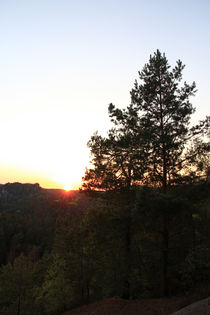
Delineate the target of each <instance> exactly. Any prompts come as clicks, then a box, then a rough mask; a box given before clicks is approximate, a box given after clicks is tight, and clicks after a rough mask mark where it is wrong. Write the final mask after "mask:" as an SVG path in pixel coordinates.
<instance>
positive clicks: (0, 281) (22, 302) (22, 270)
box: [0, 255, 37, 315]
mask: <svg viewBox="0 0 210 315" xmlns="http://www.w3.org/2000/svg"><path fill="white" fill-rule="evenodd" d="M35 273H36V265H35V264H34V263H33V262H32V261H31V260H30V259H28V258H27V257H25V256H23V255H20V256H19V257H18V258H16V259H15V261H14V264H13V265H12V264H11V263H9V264H7V265H5V266H3V267H2V268H1V271H0V310H1V312H2V313H3V314H5V315H6V314H8V315H10V314H24V315H26V314H27V315H29V314H37V309H36V305H35V303H34V299H35V292H36V289H35V283H34V280H35Z"/></svg>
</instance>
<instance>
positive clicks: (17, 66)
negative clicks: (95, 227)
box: [0, 0, 210, 189]
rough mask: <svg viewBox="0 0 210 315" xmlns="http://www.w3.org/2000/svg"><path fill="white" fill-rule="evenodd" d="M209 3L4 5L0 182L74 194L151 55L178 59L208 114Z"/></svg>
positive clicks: (111, 0)
mask: <svg viewBox="0 0 210 315" xmlns="http://www.w3.org/2000/svg"><path fill="white" fill-rule="evenodd" d="M209 34H210V1H209V0H199V1H198V0H196V1H195V0H189V1H188V0H177V1H169V0H158V1H157V0H129V1H128V0H106V1H105V0H103V1H102V0H101V1H100V0H97V1H96V0H95V1H93V0H79V1H72V0H50V1H49V0H25V1H22V0H18V1H17V0H0V134H1V146H0V183H2V184H3V183H6V182H15V181H19V182H30V183H35V182H39V183H40V185H41V186H42V187H50V188H70V189H74V188H77V187H78V185H79V184H80V183H81V177H82V176H83V175H84V172H85V167H86V166H87V165H88V162H89V151H88V148H87V146H86V143H87V141H88V140H89V138H90V137H91V135H92V134H93V132H94V131H96V130H99V132H100V133H103V134H104V135H105V134H106V133H105V132H106V131H107V130H108V128H109V127H110V123H109V119H108V115H107V107H108V104H109V103H110V102H113V103H114V104H116V105H117V106H119V107H125V106H127V105H128V104H129V101H130V97H129V91H130V90H131V88H132V87H133V83H134V80H135V79H136V78H138V70H141V69H142V67H143V66H144V64H145V63H146V62H148V59H149V55H150V54H152V53H153V52H154V51H156V50H157V49H160V51H161V52H165V53H166V56H167V58H168V60H169V63H170V64H171V65H172V66H173V65H174V64H175V61H176V60H177V59H181V60H182V61H183V63H184V64H186V68H185V70H184V73H183V76H184V80H186V81H187V82H188V83H191V82H192V81H195V82H196V85H197V89H198V92H197V95H196V97H194V98H193V99H192V103H193V104H194V105H195V106H196V108H197V112H196V114H195V115H194V116H195V117H194V119H193V120H194V121H196V120H198V119H202V118H204V116H205V115H207V114H210V109H209V108H210V106H209V105H210V104H209V103H210V101H209V100H210V40H209Z"/></svg>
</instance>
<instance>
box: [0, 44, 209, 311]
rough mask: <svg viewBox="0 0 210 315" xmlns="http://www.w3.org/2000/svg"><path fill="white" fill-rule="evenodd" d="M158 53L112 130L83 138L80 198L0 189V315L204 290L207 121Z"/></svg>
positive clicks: (191, 88)
mask: <svg viewBox="0 0 210 315" xmlns="http://www.w3.org/2000/svg"><path fill="white" fill-rule="evenodd" d="M183 70H184V65H183V64H182V62H181V61H180V60H178V61H177V63H176V65H175V67H174V68H171V66H170V65H169V63H168V60H167V58H166V56H165V54H164V53H161V52H160V51H159V50H157V51H156V52H155V53H154V54H153V55H151V56H150V58H149V61H148V63H147V64H145V66H144V68H143V69H142V70H141V71H139V73H138V74H139V79H138V80H136V81H135V83H134V87H133V89H132V90H131V92H130V96H131V103H130V104H129V105H128V106H127V108H125V109H121V108H118V107H116V106H115V105H114V104H110V105H109V107H108V113H109V117H110V120H111V121H112V123H113V128H112V129H110V130H109V131H108V133H107V136H105V137H103V136H101V135H100V134H98V133H97V132H96V133H94V135H93V136H92V137H91V138H90V140H89V142H88V147H89V149H90V152H91V163H92V167H91V168H89V169H86V173H85V174H84V177H83V183H82V186H81V189H80V190H79V191H72V192H65V191H63V190H56V189H55V190H53V189H52V190H50V189H44V188H41V187H40V186H39V184H20V183H13V184H10V183H8V184H5V185H0V266H1V267H0V314H2V315H11V314H18V315H33V314H52V315H53V314H62V313H63V312H65V311H67V310H70V309H73V308H75V307H77V306H80V305H83V304H88V303H91V302H94V301H99V300H103V299H105V298H110V297H116V296H117V297H121V298H124V299H136V300H139V299H145V298H159V297H166V296H169V297H170V296H185V295H190V294H197V296H198V297H200V296H202V297H204V296H209V295H210V229H209V226H210V180H209V179H210V164H209V161H210V155H209V148H210V142H209V140H210V130H209V122H210V119H209V117H208V116H207V117H204V119H203V120H201V121H199V122H197V124H196V125H192V123H191V118H192V116H193V114H194V112H195V108H194V106H193V105H192V104H191V97H193V96H194V95H195V93H196V85H195V82H193V83H192V84H187V83H186V82H185V81H184V82H183V80H182V72H183Z"/></svg>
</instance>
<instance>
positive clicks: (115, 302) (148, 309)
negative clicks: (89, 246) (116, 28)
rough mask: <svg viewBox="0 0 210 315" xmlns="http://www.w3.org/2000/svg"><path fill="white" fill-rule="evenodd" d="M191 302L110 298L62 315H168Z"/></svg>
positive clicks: (164, 299)
mask: <svg viewBox="0 0 210 315" xmlns="http://www.w3.org/2000/svg"><path fill="white" fill-rule="evenodd" d="M193 302H194V300H193V298H192V297H191V298H190V297H180V298H177V297H176V298H162V299H142V300H123V299H120V298H111V299H105V300H103V301H99V302H95V303H92V304H89V305H84V306H81V307H78V308H76V309H73V310H71V311H68V312H65V313H64V314H63V315H170V314H172V313H173V312H176V311H178V310H179V309H181V308H182V307H185V306H186V305H188V304H191V303H193Z"/></svg>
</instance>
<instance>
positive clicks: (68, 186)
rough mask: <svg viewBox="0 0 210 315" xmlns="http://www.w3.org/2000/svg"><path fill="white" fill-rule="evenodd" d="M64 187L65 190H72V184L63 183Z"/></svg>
mask: <svg viewBox="0 0 210 315" xmlns="http://www.w3.org/2000/svg"><path fill="white" fill-rule="evenodd" d="M63 189H64V190H65V191H70V190H72V188H71V185H63Z"/></svg>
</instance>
